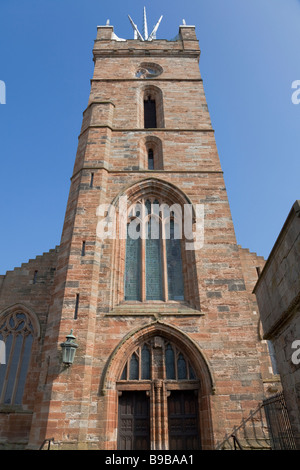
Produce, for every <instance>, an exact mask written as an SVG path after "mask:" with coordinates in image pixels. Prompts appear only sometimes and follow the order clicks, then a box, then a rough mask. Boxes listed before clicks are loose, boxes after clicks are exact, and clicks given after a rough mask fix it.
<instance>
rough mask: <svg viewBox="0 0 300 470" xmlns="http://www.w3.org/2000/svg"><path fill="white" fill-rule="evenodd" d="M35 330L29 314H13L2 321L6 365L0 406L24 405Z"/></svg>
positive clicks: (1, 378) (0, 383)
mask: <svg viewBox="0 0 300 470" xmlns="http://www.w3.org/2000/svg"><path fill="white" fill-rule="evenodd" d="M33 338H34V329H33V326H32V323H31V320H30V317H29V315H28V314H27V313H24V312H13V313H11V314H10V315H7V316H6V317H5V318H4V319H3V318H2V319H1V320H0V340H1V341H3V342H4V343H5V364H2V365H1V366H0V404H6V405H20V404H22V399H23V393H24V388H25V382H26V377H27V372H28V366H29V361H30V356H31V347H32V343H33Z"/></svg>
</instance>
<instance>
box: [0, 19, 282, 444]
mask: <svg viewBox="0 0 300 470" xmlns="http://www.w3.org/2000/svg"><path fill="white" fill-rule="evenodd" d="M134 29H135V37H134V39H129V40H123V39H120V38H118V37H117V36H116V34H115V33H114V28H113V26H111V25H110V24H109V23H108V24H106V25H105V26H98V28H97V37H96V40H95V43H94V48H93V57H94V64H95V66H94V74H93V77H92V80H91V90H90V96H89V100H88V103H87V107H86V109H85V111H84V112H83V121H82V128H81V132H80V135H79V140H78V150H77V155H76V159H75V164H74V171H73V174H72V175H71V184H70V193H69V199H68V203H67V208H66V215H65V221H64V226H63V230H62V237H61V241H60V243H59V245H58V246H57V247H55V248H54V249H52V250H50V251H49V252H47V253H44V254H42V255H41V256H37V257H36V258H35V259H32V260H29V261H28V262H27V263H24V264H22V266H21V267H18V268H15V269H14V270H13V271H8V272H7V273H6V274H4V275H2V276H0V340H1V342H2V344H3V343H5V353H6V356H5V361H3V360H2V364H1V365H0V448H2V449H3V448H7V449H38V448H39V447H40V446H41V444H42V443H43V441H44V440H45V439H51V438H54V442H53V443H52V446H53V447H54V448H57V449H106V450H116V449H136V450H139V449H140V450H147V449H156V450H160V449H167V450H169V449H175V450H176V449H189V450H192V449H203V450H205V449H216V448H218V446H219V445H220V443H221V442H222V441H223V440H224V439H225V438H226V436H228V435H230V434H231V433H232V430H233V429H234V427H236V426H238V425H239V424H240V423H241V421H242V420H243V419H246V418H247V417H248V416H249V414H250V413H251V411H252V410H253V409H255V408H256V407H257V405H258V404H259V403H261V402H262V400H263V399H264V398H265V397H267V396H269V395H270V394H272V393H274V391H275V392H276V390H277V389H278V387H280V384H278V377H277V375H276V374H274V372H273V369H272V363H271V357H270V355H269V349H268V344H267V342H266V341H265V340H262V337H263V334H262V330H261V325H260V321H259V313H258V307H257V304H256V301H255V296H254V294H253V293H252V290H253V287H254V285H255V283H256V281H257V273H258V272H259V270H260V269H262V268H263V266H264V259H263V258H262V257H259V256H257V255H256V254H255V253H250V252H249V250H247V249H242V248H241V247H240V246H239V245H237V241H236V237H235V232H234V227H233V223H232V218H231V213H230V207H229V203H228V198H227V193H226V188H225V184H224V179H223V172H222V169H221V165H220V160H219V157H218V152H217V148H216V142H215V137H214V130H213V128H212V124H211V120H210V116H209V112H208V108H207V103H206V99H205V94H204V88H203V81H202V78H201V74H200V71H199V59H200V49H199V44H198V40H197V37H196V34H195V27H194V26H188V25H186V24H183V25H181V26H180V27H179V33H178V36H177V37H176V38H175V39H174V40H161V39H156V37H155V31H154V34H152V35H150V36H148V33H145V31H144V36H142V35H141V34H140V33H139V31H138V29H137V27H136V26H135V25H134ZM124 201H125V202H124ZM157 208H158V210H157ZM164 208H166V212H165V210H164ZM168 208H169V211H168ZM185 222H186V224H187V225H188V223H190V227H191V229H192V235H193V237H194V242H195V243H194V244H193V242H191V232H188V233H186V231H185V230H183V227H184V226H185V225H184V223H185ZM152 224H153V226H155V227H156V228H157V231H156V232H157V233H156V236H155V237H154V236H151V230H150V228H151V227H152ZM124 226H125V231H124ZM126 227H127V228H128V230H127V233H126ZM180 227H181V229H180ZM130 230H132V231H133V232H134V231H135V233H136V234H137V235H138V236H136V237H132V236H130ZM124 232H125V234H124ZM178 234H179V235H180V236H179V235H178ZM166 235H168V236H166ZM197 237H198V238H197ZM196 238H197V240H196ZM196 241H197V243H196ZM190 242H191V243H192V248H191V246H190V244H189V243H190ZM66 337H68V338H67V340H66ZM66 342H67V344H66ZM66 346H67V347H66ZM70 346H71V347H72V346H73V348H74V351H73V352H74V353H75V356H74V357H73V358H71V359H69V358H67V354H66V353H67V352H68V351H67V348H68V347H70ZM3 362H5V363H3Z"/></svg>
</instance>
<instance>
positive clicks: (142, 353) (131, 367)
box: [120, 338, 197, 381]
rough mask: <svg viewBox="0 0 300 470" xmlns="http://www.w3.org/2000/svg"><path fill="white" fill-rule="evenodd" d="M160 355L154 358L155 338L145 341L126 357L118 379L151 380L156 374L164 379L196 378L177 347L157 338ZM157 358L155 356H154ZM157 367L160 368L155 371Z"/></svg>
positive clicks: (189, 379) (188, 362) (187, 361)
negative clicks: (160, 350)
mask: <svg viewBox="0 0 300 470" xmlns="http://www.w3.org/2000/svg"><path fill="white" fill-rule="evenodd" d="M159 340H160V341H159V342H160V347H161V349H162V355H161V357H160V360H159V361H157V360H155V352H154V349H155V347H156V346H157V345H156V344H155V343H156V342H157V341H158V339H157V338H153V339H152V340H149V341H145V342H144V343H142V344H141V345H139V346H138V347H137V348H136V349H135V350H134V352H133V353H132V354H131V355H130V356H129V357H128V359H127V361H126V363H125V365H124V367H123V371H122V373H121V377H120V381H131V380H137V381H142V380H153V379H154V378H155V377H157V376H161V378H163V379H166V380H171V381H172V380H174V381H180V380H188V381H191V380H197V377H196V374H195V372H194V369H193V367H192V365H191V363H190V361H189V360H188V358H187V357H186V356H185V354H183V352H182V351H181V350H180V349H178V347H177V346H176V345H175V344H174V343H172V342H170V341H169V340H167V339H163V338H159ZM156 359H157V357H156ZM157 368H160V370H159V371H157Z"/></svg>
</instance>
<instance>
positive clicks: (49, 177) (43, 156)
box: [0, 0, 300, 274]
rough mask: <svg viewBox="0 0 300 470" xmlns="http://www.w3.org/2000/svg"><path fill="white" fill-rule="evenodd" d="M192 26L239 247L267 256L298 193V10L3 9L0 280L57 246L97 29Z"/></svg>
mask: <svg viewBox="0 0 300 470" xmlns="http://www.w3.org/2000/svg"><path fill="white" fill-rule="evenodd" d="M143 6H146V8H147V17H148V26H149V29H150V28H151V27H152V26H154V24H155V23H156V21H157V20H158V18H159V17H160V15H163V20H162V22H161V25H160V27H159V30H158V33H157V37H158V38H163V39H172V38H174V37H175V36H176V35H177V33H178V27H179V25H180V24H181V23H182V19H183V18H184V19H185V20H186V23H187V24H194V25H195V26H196V34H197V37H198V39H199V43H200V48H201V58H200V70H201V74H202V77H203V80H204V89H205V93H206V98H207V102H208V108H209V111H210V114H211V119H212V124H213V127H214V129H215V136H216V141H217V147H218V151H219V156H220V159H221V164H222V168H223V170H224V177H225V183H226V187H227V192H228V197H229V202H230V206H231V212H232V217H233V222H234V226H235V232H236V236H237V242H238V243H239V244H241V245H242V246H243V247H245V248H249V249H250V251H255V252H256V253H258V254H259V255H263V256H265V257H267V256H268V254H269V252H270V250H271V248H272V246H273V244H274V242H275V240H276V238H277V236H278V234H279V232H280V230H281V228H282V225H283V223H284V221H285V219H286V217H287V215H288V212H289V210H290V208H291V206H292V204H293V203H294V201H295V200H296V199H300V191H299V170H300V163H299V161H300V159H299V135H300V104H299V105H295V104H293V103H292V100H291V96H292V93H293V91H294V90H292V88H291V85H292V82H293V81H295V80H300V60H299V59H300V49H299V44H300V1H299V0H251V2H250V1H249V0H226V1H225V0H185V1H184V2H183V1H179V0H172V2H171V1H169V0H165V1H164V0H160V1H158V0H152V1H151V2H150V1H148V0H144V1H142V2H140V1H137V0H135V1H132V0H129V1H126V2H124V1H120V0H116V1H111V2H103V1H101V0H72V1H71V0H26V2H24V1H21V0H1V2H0V80H2V81H4V82H5V85H6V104H5V105H2V104H1V105H0V161H1V166H0V178H1V184H0V209H1V215H0V217H1V218H0V223H1V230H0V247H1V251H0V274H4V273H5V272H6V271H7V270H10V269H13V268H14V267H16V266H20V265H21V263H23V262H27V261H28V259H30V258H34V257H35V256H36V255H39V254H42V253H43V252H45V251H48V250H49V249H50V248H54V247H55V246H56V245H58V244H59V243H60V237H61V231H62V226H63V220H64V214H65V210H66V204H67V198H68V192H69V187H70V177H71V175H72V170H73V164H74V159H75V155H76V150H77V143H78V135H79V132H80V127H81V120H82V112H83V111H84V109H85V107H86V105H87V101H88V97H89V92H90V79H91V78H92V74H93V61H92V47H93V42H94V39H95V37H96V32H97V25H101V24H105V23H106V20H107V19H108V18H109V19H110V23H111V24H112V25H113V26H114V31H115V33H116V34H117V35H118V36H119V37H123V38H128V39H131V38H132V37H133V33H132V28H131V25H130V23H129V20H128V18H127V15H128V14H130V16H131V17H132V18H133V19H134V21H135V22H136V23H137V24H138V26H139V27H140V29H142V13H143Z"/></svg>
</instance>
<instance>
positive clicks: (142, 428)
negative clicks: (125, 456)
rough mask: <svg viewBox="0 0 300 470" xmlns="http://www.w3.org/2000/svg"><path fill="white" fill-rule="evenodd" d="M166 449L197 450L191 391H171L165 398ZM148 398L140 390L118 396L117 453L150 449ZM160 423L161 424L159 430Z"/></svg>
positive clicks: (194, 400)
mask: <svg viewBox="0 0 300 470" xmlns="http://www.w3.org/2000/svg"><path fill="white" fill-rule="evenodd" d="M167 412H168V419H167V423H168V430H167V432H168V441H169V449H168V450H197V449H200V448H201V447H200V435H199V414H198V400H197V396H196V394H195V392H194V390H173V391H172V392H171V393H170V394H169V396H168V398H167ZM150 414H151V409H150V398H149V396H147V394H146V392H144V391H124V392H122V395H121V396H120V397H119V424H118V449H119V450H150V449H151V439H152V438H151V434H152V432H153V431H152V430H151V426H150V422H151V420H150ZM163 426H164V424H163V422H162V423H161V429H162V428H163Z"/></svg>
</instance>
